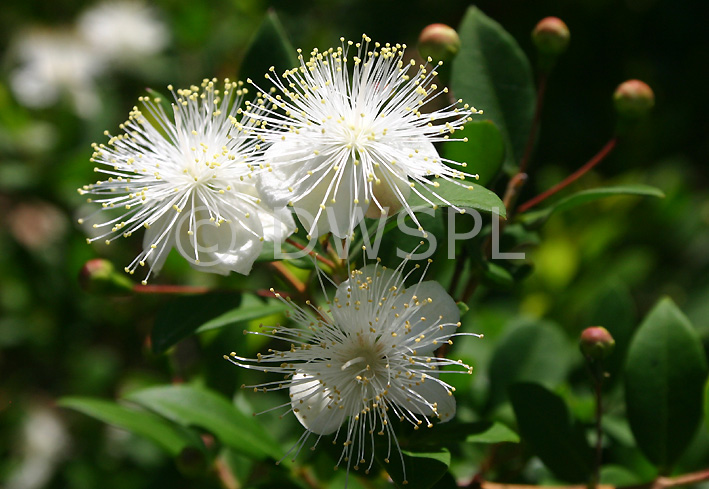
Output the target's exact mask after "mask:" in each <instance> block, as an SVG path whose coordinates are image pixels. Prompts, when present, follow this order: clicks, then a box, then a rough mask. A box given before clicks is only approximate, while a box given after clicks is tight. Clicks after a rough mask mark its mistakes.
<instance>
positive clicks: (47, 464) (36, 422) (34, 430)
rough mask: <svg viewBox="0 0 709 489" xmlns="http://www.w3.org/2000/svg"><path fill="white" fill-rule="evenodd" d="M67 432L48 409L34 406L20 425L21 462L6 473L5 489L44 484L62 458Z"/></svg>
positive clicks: (59, 420) (34, 487)
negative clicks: (7, 474)
mask: <svg viewBox="0 0 709 489" xmlns="http://www.w3.org/2000/svg"><path fill="white" fill-rule="evenodd" d="M69 442H70V440H69V435H68V434H67V431H66V428H65V427H64V424H63V423H62V421H61V419H60V418H59V416H57V414H56V413H55V412H54V411H52V410H51V409H49V408H47V407H44V406H35V407H33V408H32V409H30V410H29V411H28V412H27V417H26V418H25V420H24V423H23V424H22V439H21V448H22V455H23V458H22V462H21V463H20V464H19V465H17V466H16V467H15V468H14V470H12V472H11V473H10V474H9V476H8V478H7V480H6V483H7V485H6V486H5V488H6V489H39V488H41V487H45V485H46V484H47V483H48V482H49V480H50V479H51V477H52V474H53V473H54V471H55V470H56V467H57V465H58V464H59V462H60V461H61V460H62V459H63V458H65V457H66V455H67V448H68V446H69Z"/></svg>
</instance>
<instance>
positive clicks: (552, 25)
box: [532, 17, 571, 56]
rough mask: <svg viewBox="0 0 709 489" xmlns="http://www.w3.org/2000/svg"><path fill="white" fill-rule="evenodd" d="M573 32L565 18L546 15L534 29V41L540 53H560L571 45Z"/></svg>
mask: <svg viewBox="0 0 709 489" xmlns="http://www.w3.org/2000/svg"><path fill="white" fill-rule="evenodd" d="M570 39H571V33H570V32H569V28H568V27H567V26H566V24H565V23H564V21H563V20H561V19H560V18H558V17H546V18H544V19H542V20H540V21H539V23H538V24H537V25H536V26H535V27H534V30H533V31H532V41H533V42H534V45H535V46H536V47H537V49H538V50H539V52H540V53H543V54H547V55H555V56H556V55H559V54H561V53H563V52H564V51H566V48H567V47H568V46H569V40H570Z"/></svg>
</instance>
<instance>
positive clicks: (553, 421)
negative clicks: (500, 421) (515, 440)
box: [510, 382, 592, 482]
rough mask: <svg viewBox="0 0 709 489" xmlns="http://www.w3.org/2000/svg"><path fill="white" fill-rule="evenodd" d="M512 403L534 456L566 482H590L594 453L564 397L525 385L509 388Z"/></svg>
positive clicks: (537, 387) (532, 385)
mask: <svg viewBox="0 0 709 489" xmlns="http://www.w3.org/2000/svg"><path fill="white" fill-rule="evenodd" d="M510 400H511V401H512V407H513V409H514V412H515V416H516V418H517V425H518V426H519V431H520V434H521V435H522V440H523V441H525V442H527V443H529V445H530V446H531V447H532V451H533V453H534V455H536V456H538V457H539V458H540V459H541V460H542V462H544V465H546V466H547V467H548V468H549V470H551V471H552V472H554V474H555V475H556V476H557V477H559V478H561V479H563V480H565V481H568V482H585V481H587V480H588V477H589V475H590V474H591V460H592V451H591V448H590V447H589V446H588V443H587V441H586V438H585V436H584V432H583V429H582V428H581V427H580V426H579V425H578V424H576V423H575V422H574V420H573V419H572V418H571V415H570V413H569V410H568V408H567V407H566V404H564V401H563V400H562V399H561V397H559V396H557V395H556V394H554V393H552V392H551V391H549V390H547V389H545V388H544V387H542V386H541V385H538V384H532V383H526V382H523V383H518V384H514V385H512V386H511V387H510Z"/></svg>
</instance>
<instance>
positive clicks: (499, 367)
mask: <svg viewBox="0 0 709 489" xmlns="http://www.w3.org/2000/svg"><path fill="white" fill-rule="evenodd" d="M574 350H575V348H574ZM569 351H570V346H569V342H568V340H567V339H566V336H565V335H564V333H563V332H562V331H561V330H560V328H559V327H558V326H557V325H555V324H553V323H542V322H538V323H537V322H535V323H532V324H525V325H523V326H520V327H518V328H515V329H513V330H512V331H511V332H510V333H508V334H507V335H506V336H504V337H503V338H501V339H500V342H499V343H498V345H497V348H496V349H495V353H494V354H493V356H492V359H491V361H490V366H489V377H490V395H489V407H495V406H497V405H498V404H499V403H501V402H503V401H505V400H506V399H507V388H508V387H509V386H510V385H511V384H513V383H515V382H522V381H528V382H538V383H541V384H545V385H547V386H554V385H556V384H558V383H560V382H561V381H563V380H564V379H565V378H566V372H567V371H568V368H569V358H570V357H569Z"/></svg>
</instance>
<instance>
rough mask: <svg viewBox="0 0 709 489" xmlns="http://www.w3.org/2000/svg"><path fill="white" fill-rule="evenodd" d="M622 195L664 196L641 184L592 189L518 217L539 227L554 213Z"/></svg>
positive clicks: (654, 188) (658, 191) (653, 188)
mask: <svg viewBox="0 0 709 489" xmlns="http://www.w3.org/2000/svg"><path fill="white" fill-rule="evenodd" d="M623 195H639V196H645V197H661V198H662V197H664V196H665V194H663V193H662V191H661V190H660V189H658V188H656V187H651V186H649V185H642V184H632V185H619V186H617V187H600V188H592V189H588V190H582V191H580V192H576V193H575V194H572V195H570V196H568V197H565V198H563V199H561V200H559V201H558V202H556V203H555V204H552V205H550V206H548V207H545V208H544V209H539V210H533V211H530V212H525V213H524V214H522V215H520V216H519V219H520V220H521V221H522V222H524V223H525V224H533V225H541V224H543V223H544V222H546V220H547V219H549V217H550V216H551V215H552V214H554V213H555V212H560V211H565V210H569V209H573V208H574V207H578V206H580V205H583V204H587V203H589V202H593V201H594V200H599V199H604V198H606V197H615V196H623Z"/></svg>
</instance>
